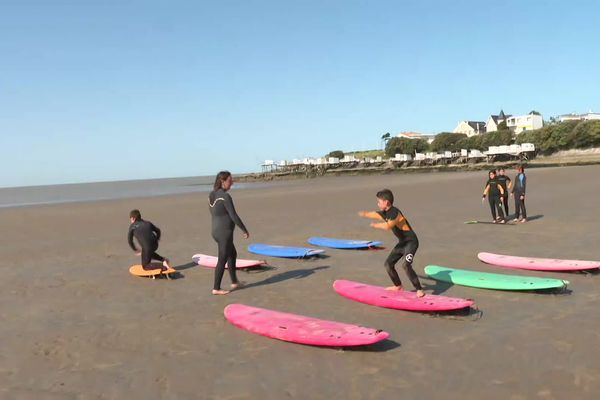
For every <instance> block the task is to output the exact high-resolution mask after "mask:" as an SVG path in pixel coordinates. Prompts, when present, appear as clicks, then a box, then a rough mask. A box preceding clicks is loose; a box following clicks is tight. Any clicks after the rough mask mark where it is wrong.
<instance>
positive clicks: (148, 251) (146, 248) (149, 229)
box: [127, 219, 165, 269]
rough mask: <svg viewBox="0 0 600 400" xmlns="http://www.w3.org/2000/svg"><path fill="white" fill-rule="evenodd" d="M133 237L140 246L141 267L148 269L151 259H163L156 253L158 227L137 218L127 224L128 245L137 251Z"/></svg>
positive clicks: (158, 235) (158, 234)
mask: <svg viewBox="0 0 600 400" xmlns="http://www.w3.org/2000/svg"><path fill="white" fill-rule="evenodd" d="M134 237H135V238H136V240H137V241H138V243H139V244H140V246H141V247H142V268H144V269H148V268H147V267H148V265H150V262H151V261H152V260H157V261H164V260H165V259H164V258H163V257H161V256H160V255H159V254H157V253H156V250H157V249H158V241H159V240H160V229H158V228H157V227H156V226H155V225H154V224H153V223H152V222H150V221H144V220H143V219H138V220H137V221H135V222H134V223H133V224H131V225H129V233H128V235H127V241H128V242H129V247H131V248H132V249H133V251H137V248H136V247H135V243H133V238H134Z"/></svg>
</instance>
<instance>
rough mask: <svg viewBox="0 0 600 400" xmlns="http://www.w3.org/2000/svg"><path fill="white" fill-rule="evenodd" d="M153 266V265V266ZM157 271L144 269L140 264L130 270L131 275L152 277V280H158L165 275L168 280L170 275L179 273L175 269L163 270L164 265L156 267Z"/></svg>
mask: <svg viewBox="0 0 600 400" xmlns="http://www.w3.org/2000/svg"><path fill="white" fill-rule="evenodd" d="M151 265H152V264H151ZM154 265H155V266H156V269H144V268H143V267H142V266H141V265H140V264H137V265H134V266H132V267H131V268H129V273H131V275H135V276H144V277H152V278H156V277H157V276H160V275H165V276H166V277H167V278H169V274H172V273H173V272H177V270H176V269H173V268H168V269H162V268H161V267H162V264H159V265H156V264H154Z"/></svg>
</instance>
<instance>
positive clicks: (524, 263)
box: [477, 253, 600, 271]
mask: <svg viewBox="0 0 600 400" xmlns="http://www.w3.org/2000/svg"><path fill="white" fill-rule="evenodd" d="M477 257H478V258H479V259H480V260H481V261H483V262H484V263H487V264H492V265H497V266H500V267H506V268H519V269H529V270H535V271H583V270H586V269H596V268H600V261H582V260H559V259H553V258H533V257H516V256H506V255H501V254H493V253H479V254H477Z"/></svg>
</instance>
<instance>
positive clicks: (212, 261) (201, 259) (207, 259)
mask: <svg viewBox="0 0 600 400" xmlns="http://www.w3.org/2000/svg"><path fill="white" fill-rule="evenodd" d="M192 261H194V262H195V263H197V264H198V265H200V266H202V267H207V268H216V266H217V261H218V258H217V257H214V256H209V255H206V254H194V255H193V256H192ZM263 265H267V262H266V261H262V260H242V259H239V258H238V259H237V260H236V262H235V268H236V269H243V268H256V267H261V266H263ZM225 268H227V264H225Z"/></svg>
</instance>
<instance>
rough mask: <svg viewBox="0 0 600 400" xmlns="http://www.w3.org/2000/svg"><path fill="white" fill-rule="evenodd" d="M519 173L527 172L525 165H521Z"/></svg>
mask: <svg viewBox="0 0 600 400" xmlns="http://www.w3.org/2000/svg"><path fill="white" fill-rule="evenodd" d="M517 171H519V172H525V166H524V165H523V164H520V165H519V166H518V167H517Z"/></svg>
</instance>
